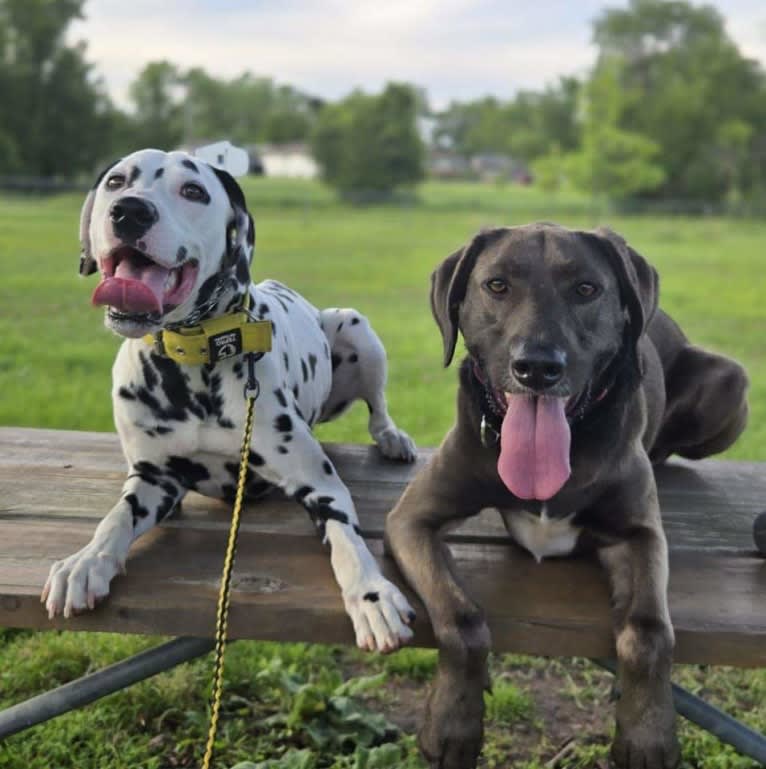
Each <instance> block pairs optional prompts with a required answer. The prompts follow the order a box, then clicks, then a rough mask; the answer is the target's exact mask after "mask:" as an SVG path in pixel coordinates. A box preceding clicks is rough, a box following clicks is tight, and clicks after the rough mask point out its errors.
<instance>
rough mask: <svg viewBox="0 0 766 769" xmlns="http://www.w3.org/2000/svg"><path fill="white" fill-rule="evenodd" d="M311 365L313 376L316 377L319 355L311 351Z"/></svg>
mask: <svg viewBox="0 0 766 769" xmlns="http://www.w3.org/2000/svg"><path fill="white" fill-rule="evenodd" d="M309 366H310V367H311V378H312V379H314V377H315V376H316V372H317V356H316V355H314V354H313V353H309Z"/></svg>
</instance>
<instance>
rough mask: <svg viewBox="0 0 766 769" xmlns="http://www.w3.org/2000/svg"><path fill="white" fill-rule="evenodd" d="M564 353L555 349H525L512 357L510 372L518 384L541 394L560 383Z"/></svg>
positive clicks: (563, 367) (564, 363)
mask: <svg viewBox="0 0 766 769" xmlns="http://www.w3.org/2000/svg"><path fill="white" fill-rule="evenodd" d="M566 362H567V361H566V353H564V352H563V351H562V350H559V349H557V348H555V347H531V348H530V347H525V348H524V349H523V350H522V351H521V353H520V354H519V355H518V356H516V357H514V359H513V361H512V363H511V371H512V372H513V376H514V377H515V379H516V381H517V382H518V383H519V384H522V385H524V387H529V388H530V389H531V390H537V391H538V392H541V391H543V390H547V389H549V388H551V387H553V385H555V384H556V383H557V382H559V381H561V378H562V377H563V376H564V369H565V368H566Z"/></svg>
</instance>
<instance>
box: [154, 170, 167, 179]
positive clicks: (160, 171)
mask: <svg viewBox="0 0 766 769" xmlns="http://www.w3.org/2000/svg"><path fill="white" fill-rule="evenodd" d="M164 173H165V169H164V168H158V169H157V170H156V171H155V172H154V178H155V179H159V178H160V177H161V176H162V175H163V174H164Z"/></svg>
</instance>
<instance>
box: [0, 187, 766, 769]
mask: <svg viewBox="0 0 766 769" xmlns="http://www.w3.org/2000/svg"><path fill="white" fill-rule="evenodd" d="M246 192H247V195H248V200H249V202H250V206H251V209H252V211H253V213H254V215H255V218H256V227H257V249H256V259H255V269H254V274H255V277H256V278H257V279H261V278H265V277H273V278H277V279H279V280H282V281H284V282H286V283H288V284H290V285H291V286H292V287H293V288H295V289H297V290H299V291H301V292H302V293H304V294H305V295H306V296H307V297H308V298H309V299H310V300H311V301H312V302H314V303H315V304H316V305H318V306H333V305H340V306H355V307H357V308H359V309H360V310H361V311H362V312H364V313H365V314H366V315H367V316H368V317H369V318H370V319H371V321H372V322H373V324H374V326H375V328H376V329H377V330H378V333H379V334H380V336H381V337H382V339H383V341H384V343H385V345H386V348H387V350H388V352H389V357H390V361H391V362H390V377H389V379H390V384H389V401H390V405H391V410H392V413H393V415H394V417H395V418H396V419H397V420H398V421H399V422H400V423H401V424H402V426H404V427H405V428H406V429H407V430H408V431H409V432H410V433H411V434H412V435H413V437H414V438H415V439H416V441H417V442H418V443H420V444H421V445H428V444H435V443H437V442H438V441H439V440H440V439H441V437H442V436H443V434H444V432H445V430H446V429H447V427H448V426H449V424H450V423H451V420H452V417H453V408H454V406H453V402H454V390H455V372H454V371H444V370H442V368H441V365H440V357H441V340H440V338H439V335H438V332H437V329H436V326H435V325H434V323H433V321H432V320H431V317H430V312H429V309H428V285H429V282H428V276H429V274H430V272H431V270H432V269H433V267H434V266H435V265H436V263H437V262H438V261H439V260H440V259H442V258H443V257H444V256H446V255H448V254H449V253H450V252H451V251H453V250H455V249H456V248H458V247H459V246H460V245H461V244H462V243H464V242H465V241H466V240H467V239H468V238H469V237H470V236H471V235H472V234H473V233H474V232H475V231H476V230H477V229H479V228H480V227H482V226H486V225H498V224H519V223H522V222H525V221H530V220H534V219H549V220H550V219H553V220H556V221H559V222H561V223H562V224H566V225H569V226H586V227H590V226H595V225H596V224H608V225H609V226H611V227H612V228H614V229H615V230H617V231H619V232H620V233H622V234H623V235H624V236H625V237H626V238H627V239H628V240H629V242H630V243H631V244H632V245H633V246H634V247H635V248H636V249H637V250H639V251H640V252H641V253H643V254H644V255H645V256H646V257H647V258H649V259H650V261H652V262H653V263H654V264H655V265H656V266H657V267H658V269H659V270H660V274H661V276H662V305H663V306H664V307H665V309H666V310H668V311H669V312H671V313H672V314H673V315H674V316H675V317H676V318H677V319H678V320H679V321H680V322H681V324H682V325H683V326H684V328H685V329H686V330H687V332H688V333H689V334H690V336H691V337H692V338H693V339H694V340H695V341H697V342H699V343H700V344H704V345H707V346H709V347H712V348H715V349H717V350H720V351H724V352H727V353H729V354H731V355H733V356H735V357H737V358H738V359H739V360H740V361H742V362H743V363H744V364H745V365H746V367H747V368H748V371H749V372H750V377H751V383H752V386H751V403H752V417H751V424H750V427H749V428H748V430H747V431H746V433H745V435H744V436H743V438H742V439H741V440H740V442H739V443H738V444H737V445H736V446H735V447H734V448H733V449H732V450H730V451H729V452H728V456H729V457H731V458H735V457H736V458H747V459H759V460H766V347H764V344H763V338H764V325H765V324H764V320H763V317H764V315H763V310H762V301H763V290H762V287H761V285H760V284H761V280H760V274H761V272H762V269H761V264H762V259H763V257H762V249H763V243H764V241H765V240H766V223H760V222H755V221H748V220H732V219H720V218H695V219H691V218H670V217H647V216H643V217H619V216H610V215H608V214H607V213H606V212H601V213H598V212H597V211H595V210H594V209H592V208H591V206H590V205H589V202H588V201H586V200H582V199H578V198H577V197H575V196H572V195H568V194H562V195H560V196H558V197H556V198H546V197H545V196H544V195H543V194H542V193H541V192H539V191H538V190H535V189H519V188H515V187H496V186H478V185H467V184H426V185H424V186H423V187H422V188H421V189H420V190H419V192H418V200H417V201H415V200H403V201H401V202H400V203H399V204H397V205H393V204H390V205H378V206H369V207H364V208H350V207H348V206H345V205H341V204H338V203H337V202H336V201H335V199H334V198H333V196H332V195H331V194H330V193H329V192H328V191H327V190H326V189H324V188H322V187H321V186H319V185H316V184H309V183H297V182H279V181H274V180H264V179H253V180H248V182H247V184H246ZM80 203H81V196H79V195H63V196H57V197H53V198H47V199H42V200H41V199H33V198H0V269H1V270H2V276H3V277H2V280H0V308H2V309H0V424H4V425H28V426H40V427H59V428H74V429H88V430H111V429H112V419H111V407H110V402H109V371H110V367H111V361H112V359H113V357H114V354H115V351H116V349H117V346H118V344H119V340H118V339H117V338H116V337H114V336H112V335H110V334H109V333H108V332H106V331H105V330H104V329H103V327H102V326H101V312H100V311H97V310H94V309H92V308H91V307H90V306H89V297H90V293H91V292H92V290H93V287H94V285H95V279H93V278H91V279H90V280H81V279H79V278H78V277H77V275H76V272H77V262H78V247H77V242H76V233H77V219H78V213H79V205H80ZM365 422H366V410H365V409H364V408H363V407H359V406H357V408H356V409H355V410H353V411H352V413H351V414H350V415H349V416H348V417H344V419H342V420H341V421H339V422H336V423H333V424H332V425H329V426H325V427H323V428H321V430H320V436H321V437H322V438H323V439H325V440H353V441H367V440H368V438H367V435H366V432H365ZM1 535H2V534H1V524H0V536H1ZM154 642H156V639H143V640H141V639H135V638H122V637H119V636H113V635H103V636H101V635H80V634H69V633H49V634H37V635H35V634H30V633H24V632H14V631H5V632H3V631H0V707H3V706H4V705H8V704H10V703H12V702H15V701H18V700H20V699H23V698H26V697H28V696H31V695H32V694H35V693H37V692H39V691H42V690H44V689H46V688H49V687H50V686H52V685H54V684H56V683H59V682H63V681H66V680H70V679H71V678H72V677H75V676H78V675H81V674H82V673H84V672H86V671H88V670H90V669H94V668H96V667H99V666H101V665H103V664H105V663H107V662H110V661H113V660H115V659H118V658H120V657H122V656H125V655H126V654H128V653H130V652H132V651H134V650H136V649H139V648H142V647H144V646H146V645H149V644H151V643H154ZM433 661H434V656H433V653H431V652H424V651H413V650H406V651H404V652H400V653H399V654H397V655H394V656H392V657H390V658H386V659H381V658H376V657H372V656H363V655H360V654H358V653H357V652H355V651H354V650H350V649H338V648H332V647H322V646H313V647H306V646H298V645H273V644H257V643H241V644H237V645H235V646H234V647H233V649H232V662H231V663H230V667H229V668H228V682H229V683H228V685H229V688H228V690H227V699H226V706H225V707H226V713H227V718H226V719H225V722H224V728H223V732H222V738H221V746H220V751H219V753H218V756H219V758H218V763H217V766H219V767H224V766H226V767H232V766H234V765H236V764H237V763H238V762H245V761H248V762H253V763H250V764H247V766H249V767H252V766H253V765H256V766H259V767H280V769H297V768H298V767H300V768H301V769H311V768H312V767H316V768H317V769H318V768H319V767H334V768H335V769H342V768H345V767H349V768H351V767H354V768H355V769H365V768H369V769H374V767H405V769H406V767H419V766H421V764H420V763H419V759H417V757H416V755H415V751H414V747H413V740H412V737H411V735H412V734H413V733H414V724H415V722H416V720H417V717H418V714H419V709H420V707H421V705H422V700H423V694H424V691H425V684H424V681H425V680H426V679H427V677H428V675H429V674H430V671H431V670H432V668H433ZM208 673H209V662H208V661H201V662H197V663H194V664H191V665H187V666H185V667H183V668H181V669H178V670H176V671H174V672H172V673H169V674H166V675H163V676H160V677H158V678H156V679H154V680H152V681H149V682H146V683H144V684H141V685H139V686H137V687H134V688H133V689H131V690H129V691H127V692H125V693H122V694H119V695H115V696H113V697H111V698H109V699H107V700H105V701H104V702H103V703H101V704H99V705H97V706H95V707H91V708H88V709H85V710H83V711H81V712H78V713H73V714H71V715H69V716H66V717H64V718H61V719H58V720H56V721H54V722H51V723H50V724H48V725H45V726H42V727H38V728H36V729H34V730H33V731H31V732H29V733H27V734H25V735H24V736H22V737H16V738H13V739H11V740H8V741H7V742H6V743H5V744H4V745H2V746H0V769H11V768H12V769H21V767H24V769H43V767H44V768H45V769H50V768H51V767H53V768H54V769H57V768H58V767H61V768H62V769H64V768H68V767H73V768H74V767H76V768H77V769H91V768H92V769H96V767H99V768H101V767H128V766H130V767H147V768H148V769H160V768H163V769H164V768H165V767H187V766H189V767H191V766H196V765H197V764H198V760H199V757H200V752H201V745H202V735H203V731H204V726H205V708H204V702H205V686H206V683H207V676H208ZM493 673H494V675H493V680H494V693H493V695H492V697H491V699H490V700H489V702H488V713H489V721H488V739H487V745H486V748H485V751H484V758H483V764H482V765H483V766H484V767H513V768H514V769H541V768H542V767H544V766H545V765H546V762H547V761H549V760H550V759H551V758H552V757H553V756H554V755H556V753H557V752H559V751H560V749H561V748H562V746H564V745H566V746H567V747H566V748H565V750H564V753H563V755H562V758H561V759H560V760H559V761H558V763H556V766H559V767H582V768H583V769H584V768H585V767H588V768H589V769H591V768H595V767H600V766H605V764H604V755H605V751H606V746H607V744H608V735H609V733H610V730H611V706H610V705H609V702H608V700H609V690H610V683H609V681H610V678H609V677H608V676H606V675H605V674H603V673H601V672H599V671H597V670H595V669H594V668H592V667H591V666H590V665H589V664H588V663H586V662H582V661H571V662H568V663H566V664H565V663H563V662H553V663H552V662H548V661H545V660H541V659H536V658H522V657H498V658H496V659H494V660H493ZM676 680H678V681H679V682H681V683H684V684H685V685H687V686H689V687H690V688H691V689H692V690H694V691H698V692H702V693H703V694H704V695H705V696H706V697H709V698H710V699H711V700H712V701H713V702H715V703H717V704H719V705H721V706H722V707H724V708H727V709H729V710H730V711H733V712H735V713H737V714H738V715H739V716H741V717H743V718H744V719H745V720H746V721H748V722H749V723H751V724H752V725H753V726H755V727H756V728H759V729H760V730H762V731H764V730H766V672H764V671H761V672H757V673H752V672H751V673H748V672H741V671H736V670H722V669H701V668H696V667H686V668H679V669H678V670H677V673H676ZM235 716H236V717H235ZM682 737H683V740H684V750H685V754H684V755H685V761H686V764H685V765H686V767H703V768H704V769H750V767H752V766H753V764H752V762H749V761H747V760H744V759H741V758H738V757H736V756H735V755H734V754H733V752H732V751H730V750H728V749H724V748H722V747H721V746H720V745H719V744H718V743H717V742H716V741H715V740H713V739H712V738H710V737H706V736H704V735H703V734H702V733H701V732H700V731H699V730H696V729H694V728H691V727H689V726H685V727H684V730H683V735H682ZM270 761H272V762H273V761H276V762H277V763H268V762H270ZM260 762H265V763H260Z"/></svg>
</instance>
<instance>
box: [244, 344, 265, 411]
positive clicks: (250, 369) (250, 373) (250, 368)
mask: <svg viewBox="0 0 766 769" xmlns="http://www.w3.org/2000/svg"><path fill="white" fill-rule="evenodd" d="M262 357H263V353H262V352H258V353H256V352H249V353H247V354H246V355H245V358H246V359H247V382H246V383H245V400H247V399H248V398H252V399H253V400H258V396H259V395H260V394H261V385H260V382H259V381H258V380H257V379H256V378H255V363H256V361H258V360H260V359H261V358H262Z"/></svg>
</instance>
